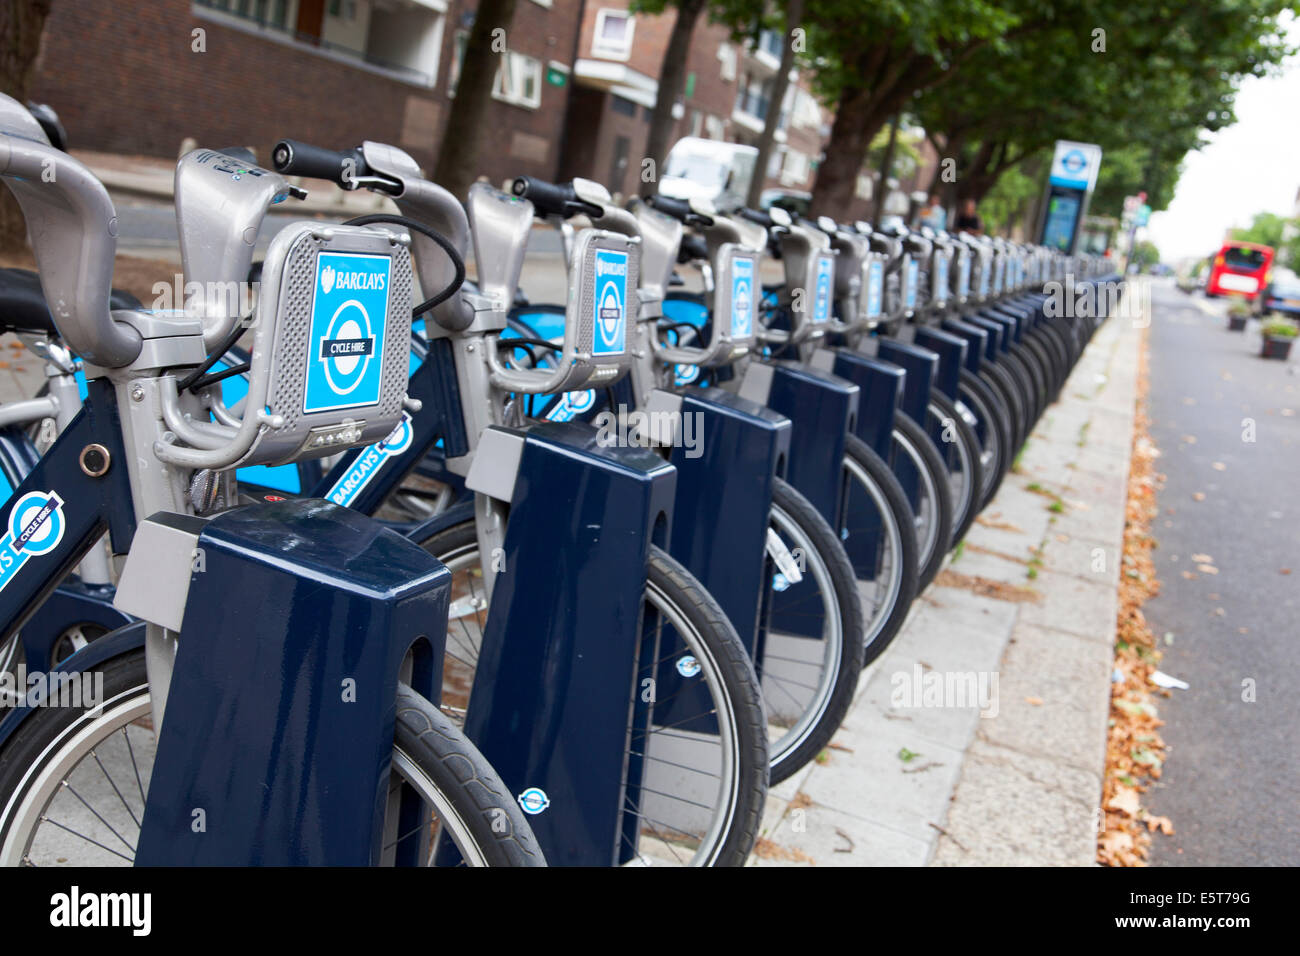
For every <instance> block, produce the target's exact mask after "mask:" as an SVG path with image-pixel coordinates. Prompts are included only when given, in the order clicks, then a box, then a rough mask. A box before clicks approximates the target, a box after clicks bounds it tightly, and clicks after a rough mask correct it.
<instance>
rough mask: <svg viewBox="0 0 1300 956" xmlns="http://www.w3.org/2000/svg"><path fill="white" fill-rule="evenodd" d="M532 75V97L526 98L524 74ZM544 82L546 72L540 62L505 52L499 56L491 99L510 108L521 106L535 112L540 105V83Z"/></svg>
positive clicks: (525, 55)
mask: <svg viewBox="0 0 1300 956" xmlns="http://www.w3.org/2000/svg"><path fill="white" fill-rule="evenodd" d="M527 72H531V73H532V75H533V95H532V96H528V95H527V94H526V93H525V92H524V91H525V89H526V88H527V76H526V73H527ZM545 81H546V71H545V68H544V67H543V65H542V61H541V60H539V59H537V57H535V56H529V55H528V54H527V53H516V52H514V51H513V50H506V52H504V53H502V54H501V65H500V66H498V67H497V75H496V77H495V78H494V79H493V80H492V98H493V99H497V100H500V101H501V102H503V103H509V104H510V105H512V106H522V107H524V108H525V109H530V110H535V109H537V108H539V107H540V106H541V105H542V83H544V82H545Z"/></svg>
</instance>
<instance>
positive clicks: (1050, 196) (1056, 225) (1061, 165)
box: [1038, 140, 1101, 254]
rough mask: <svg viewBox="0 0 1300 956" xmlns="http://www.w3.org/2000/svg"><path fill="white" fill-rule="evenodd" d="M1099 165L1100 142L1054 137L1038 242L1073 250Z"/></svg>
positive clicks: (1095, 182)
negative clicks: (1078, 141)
mask: <svg viewBox="0 0 1300 956" xmlns="http://www.w3.org/2000/svg"><path fill="white" fill-rule="evenodd" d="M1100 168H1101V147H1100V146H1097V145H1095V144H1093V143H1076V142H1073V141H1071V140H1057V142H1056V150H1055V152H1054V153H1053V155H1052V167H1051V172H1050V173H1049V175H1048V180H1047V194H1046V195H1045V197H1044V199H1043V213H1042V216H1041V219H1040V222H1039V229H1038V236H1039V239H1038V241H1039V242H1040V243H1042V244H1043V245H1045V246H1051V247H1052V248H1054V249H1059V250H1061V251H1062V252H1065V253H1069V254H1073V253H1074V250H1075V246H1076V245H1077V244H1078V241H1079V227H1080V225H1081V224H1082V222H1083V217H1084V216H1086V215H1087V213H1088V200H1089V198H1090V197H1091V196H1092V190H1093V188H1094V187H1095V186H1096V185H1097V171H1098V170H1099V169H1100Z"/></svg>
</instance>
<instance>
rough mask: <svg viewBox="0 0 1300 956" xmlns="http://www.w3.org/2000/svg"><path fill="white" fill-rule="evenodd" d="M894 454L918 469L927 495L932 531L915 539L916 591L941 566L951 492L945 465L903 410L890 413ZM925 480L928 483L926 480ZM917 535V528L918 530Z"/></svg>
mask: <svg viewBox="0 0 1300 956" xmlns="http://www.w3.org/2000/svg"><path fill="white" fill-rule="evenodd" d="M892 439H893V444H894V454H895V458H897V455H898V454H899V452H902V453H903V454H905V455H907V456H908V457H909V458H910V459H911V461H912V463H913V466H914V467H916V468H917V469H918V478H919V479H920V480H921V484H922V492H923V493H924V494H927V495H929V496H930V500H931V508H932V514H933V521H934V534H933V535H926V536H925V540H924V541H920V542H918V544H919V547H918V554H917V593H918V594H919V593H920V592H921V591H924V590H925V589H926V588H927V587H929V586H930V582H931V581H933V580H934V577H935V575H936V574H938V573H939V568H940V567H942V566H943V556H944V555H945V554H947V553H948V547H949V542H950V541H951V540H952V513H953V505H952V492H951V489H950V488H949V487H948V481H947V466H946V465H945V464H944V462H943V458H942V457H941V456H940V455H939V450H938V449H937V448H935V447H934V442H933V441H932V440H931V439H930V436H929V435H928V434H927V433H926V431H925V429H924V428H922V427H921V426H920V425H918V424H917V423H916V421H915V420H913V419H912V418H911V417H909V416H908V415H907V414H906V413H904V412H897V413H896V414H895V415H894V432H893V435H892ZM927 482H928V483H927ZM918 535H919V532H918Z"/></svg>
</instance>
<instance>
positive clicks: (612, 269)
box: [591, 249, 627, 355]
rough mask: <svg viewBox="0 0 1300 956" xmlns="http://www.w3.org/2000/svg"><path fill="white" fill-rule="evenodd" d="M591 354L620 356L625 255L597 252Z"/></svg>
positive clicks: (623, 338)
mask: <svg viewBox="0 0 1300 956" xmlns="http://www.w3.org/2000/svg"><path fill="white" fill-rule="evenodd" d="M592 309H593V311H594V313H595V314H594V315H593V316H592V318H593V319H594V320H595V322H594V329H593V331H592V337H591V354H592V355H619V354H621V353H622V352H623V350H624V348H625V347H626V341H627V253H626V252H619V251H618V250H615V249H597V250H596V297H595V302H594V303H593V305H592Z"/></svg>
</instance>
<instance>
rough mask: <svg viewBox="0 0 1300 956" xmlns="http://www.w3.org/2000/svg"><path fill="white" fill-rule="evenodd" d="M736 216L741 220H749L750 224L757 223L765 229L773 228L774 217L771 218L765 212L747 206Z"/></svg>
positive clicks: (737, 211)
mask: <svg viewBox="0 0 1300 956" xmlns="http://www.w3.org/2000/svg"><path fill="white" fill-rule="evenodd" d="M736 215H737V216H739V217H740V218H741V219H747V220H749V221H750V222H753V223H757V224H758V225H760V226H762V227H763V228H764V229H771V228H772V217H771V216H769V215H768V214H767V213H765V212H763V211H762V210H761V209H750V208H749V207H747V206H746V207H742V208H740V209H737V210H736Z"/></svg>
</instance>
